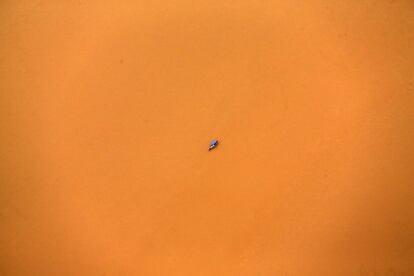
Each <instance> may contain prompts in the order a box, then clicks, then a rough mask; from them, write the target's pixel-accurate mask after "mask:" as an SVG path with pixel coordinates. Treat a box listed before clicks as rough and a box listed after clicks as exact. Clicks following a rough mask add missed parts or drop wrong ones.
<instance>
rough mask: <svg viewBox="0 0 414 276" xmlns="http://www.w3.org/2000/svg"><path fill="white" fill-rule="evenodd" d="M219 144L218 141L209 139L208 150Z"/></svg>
mask: <svg viewBox="0 0 414 276" xmlns="http://www.w3.org/2000/svg"><path fill="white" fill-rule="evenodd" d="M218 144H219V141H218V140H216V139H214V140H213V141H211V143H210V146H209V147H208V151H210V150H212V149H214V148H215V147H217V146H218Z"/></svg>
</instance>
